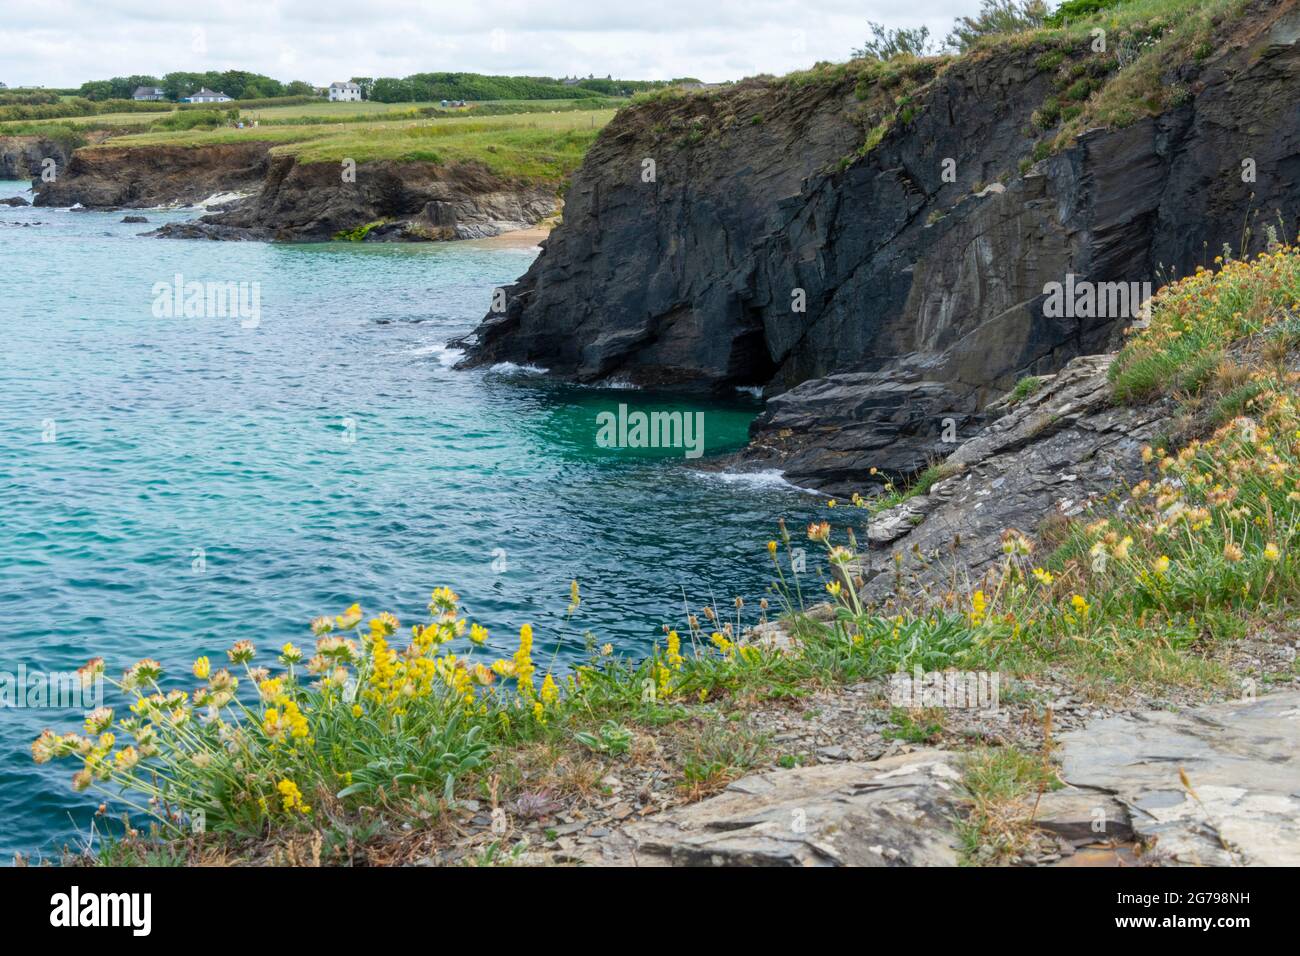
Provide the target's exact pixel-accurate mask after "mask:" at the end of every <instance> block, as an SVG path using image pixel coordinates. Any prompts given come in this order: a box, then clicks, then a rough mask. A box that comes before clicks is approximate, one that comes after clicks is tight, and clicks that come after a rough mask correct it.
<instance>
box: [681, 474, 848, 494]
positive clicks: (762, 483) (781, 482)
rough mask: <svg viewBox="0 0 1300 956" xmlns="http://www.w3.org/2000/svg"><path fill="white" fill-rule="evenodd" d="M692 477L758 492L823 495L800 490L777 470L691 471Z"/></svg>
mask: <svg viewBox="0 0 1300 956" xmlns="http://www.w3.org/2000/svg"><path fill="white" fill-rule="evenodd" d="M691 474H692V475H695V476H696V477H697V478H702V479H704V480H706V481H720V482H722V483H723V484H727V485H740V486H742V487H745V488H753V489H754V490H756V491H768V490H778V491H797V492H800V493H801V494H805V495H820V496H821V497H825V495H822V493H821V492H820V491H814V490H813V489H811V488H800V487H799V486H798V485H794V484H791V483H790V482H789V481H787V480H786V478H785V475H784V474H782V473H781V471H779V470H778V469H776V468H767V469H764V470H763V471H694V470H692V471H691Z"/></svg>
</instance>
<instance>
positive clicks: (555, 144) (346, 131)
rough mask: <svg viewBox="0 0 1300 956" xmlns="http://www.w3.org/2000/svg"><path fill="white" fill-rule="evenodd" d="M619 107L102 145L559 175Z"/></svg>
mask: <svg viewBox="0 0 1300 956" xmlns="http://www.w3.org/2000/svg"><path fill="white" fill-rule="evenodd" d="M337 105H342V106H351V107H356V106H364V105H365V104H356V103H352V104H337ZM303 108H304V107H286V108H285V109H290V110H294V109H303ZM267 112H268V113H269V112H270V110H268V111H267ZM354 115H355V114H354ZM613 115H614V111H613V110H588V111H568V112H557V113H520V114H514V115H504V116H489V117H482V118H477V117H473V116H465V117H439V118H436V119H420V120H400V121H388V122H385V121H378V120H377V121H375V122H366V123H357V122H344V123H327V124H315V125H306V126H294V125H286V126H261V127H259V128H257V129H242V130H241V129H234V128H231V127H223V128H220V129H215V130H184V131H171V132H152V133H137V134H132V135H126V136H116V137H113V138H111V139H109V140H107V141H106V142H105V143H104V144H102V145H104V146H156V145H176V146H208V145H214V144H219V143H239V142H249V141H260V142H270V143H274V144H275V146H274V147H273V152H275V153H276V154H290V155H294V156H297V157H298V158H299V160H300V161H302V162H306V163H327V162H341V161H342V160H344V159H353V160H356V161H357V162H359V163H364V162H373V161H376V160H393V161H419V162H433V163H445V164H451V163H456V162H462V161H469V160H475V161H478V162H481V163H483V164H484V165H485V166H487V167H488V168H489V169H491V170H492V171H493V172H495V173H497V174H498V175H501V176H506V177H509V178H518V179H527V180H534V181H544V182H558V181H560V180H562V179H563V178H565V177H566V176H568V175H569V173H571V172H572V171H573V170H574V169H576V168H577V166H578V164H579V163H581V162H582V157H583V154H584V153H586V151H587V148H588V147H589V146H590V145H591V143H592V141H593V140H594V139H595V138H596V135H597V134H598V133H599V132H600V129H601V128H602V127H603V126H604V125H605V124H606V123H608V122H609V120H610V119H611V118H612V117H613ZM91 148H92V149H93V148H95V147H91Z"/></svg>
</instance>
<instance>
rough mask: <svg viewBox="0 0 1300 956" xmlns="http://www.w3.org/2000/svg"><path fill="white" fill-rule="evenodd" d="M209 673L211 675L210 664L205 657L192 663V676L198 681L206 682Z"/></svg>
mask: <svg viewBox="0 0 1300 956" xmlns="http://www.w3.org/2000/svg"><path fill="white" fill-rule="evenodd" d="M210 673H212V662H211V661H209V660H208V659H207V658H206V657H200V658H199V659H198V660H197V661H195V662H194V676H195V677H197V678H198V679H199V680H207V679H208V675H209V674H210Z"/></svg>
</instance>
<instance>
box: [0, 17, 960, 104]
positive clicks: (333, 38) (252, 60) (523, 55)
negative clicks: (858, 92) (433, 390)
mask: <svg viewBox="0 0 1300 956" xmlns="http://www.w3.org/2000/svg"><path fill="white" fill-rule="evenodd" d="M977 5H978V3H977V0H915V2H913V3H911V4H909V5H908V8H907V12H906V13H905V14H903V15H900V13H899V12H898V10H899V8H898V5H897V4H896V3H891V2H888V0H654V2H650V3H644V4H642V3H636V2H633V3H611V2H609V0H567V2H566V3H565V4H562V5H561V4H539V3H535V2H525V0H469V2H464V0H461V2H450V0H437V2H428V0H353V2H348V3H337V2H335V3H329V2H321V0H222V2H221V3H216V4H205V5H202V7H201V13H200V15H198V16H196V15H194V14H193V13H192V12H190V10H189V9H187V8H186V7H185V6H183V5H175V6H173V5H170V4H158V3H156V2H155V0H42V2H40V3H26V4H13V5H11V6H10V8H9V9H8V10H6V12H5V15H4V17H3V19H0V50H4V51H5V55H4V58H3V61H0V81H4V82H6V83H8V84H9V85H10V86H17V85H20V84H22V85H26V84H35V85H42V86H77V85H79V84H80V83H82V82H83V81H85V80H89V79H103V78H107V77H110V76H126V75H130V74H134V73H152V74H155V75H159V76H161V75H162V74H164V73H167V72H169V71H172V70H208V69H213V70H225V69H244V70H252V71H255V72H259V73H267V74H269V75H271V76H275V77H276V78H278V79H282V80H291V79H304V80H308V81H310V82H313V83H317V84H324V83H328V82H330V81H332V80H336V79H342V78H346V77H349V76H405V75H407V74H410V73H416V72H421V71H434V70H468V71H474V72H480V73H506V74H530V75H548V76H558V75H565V74H573V73H578V74H582V75H585V74H588V73H594V74H596V75H597V76H604V75H606V74H613V75H614V76H617V77H623V78H629V79H669V78H671V77H675V76H697V77H699V78H701V79H703V80H707V81H718V80H727V79H738V78H739V77H741V76H745V75H750V74H753V73H759V72H762V73H778V74H779V73H786V72H789V71H790V70H794V69H799V68H802V67H805V66H808V65H810V64H812V63H814V62H816V61H817V60H844V59H847V58H848V56H849V53H850V51H851V50H852V48H853V47H854V46H856V45H858V44H859V43H860V42H861V41H862V39H864V38H865V36H866V33H867V26H866V23H867V21H868V20H879V21H881V22H883V23H885V24H887V25H889V26H916V25H920V24H925V25H927V26H929V27H930V30H931V32H932V33H933V34H934V35H936V36H937V37H939V38H942V37H943V36H945V35H946V34H947V32H948V30H949V28H950V27H951V25H952V21H953V18H954V17H955V16H957V15H958V14H963V13H970V12H972V11H973V10H974V9H975V8H976V7H977ZM494 31H499V32H497V33H495V36H497V37H499V38H500V42H497V43H494V42H493V41H492V37H493V36H494ZM200 39H201V41H202V42H199V40H200Z"/></svg>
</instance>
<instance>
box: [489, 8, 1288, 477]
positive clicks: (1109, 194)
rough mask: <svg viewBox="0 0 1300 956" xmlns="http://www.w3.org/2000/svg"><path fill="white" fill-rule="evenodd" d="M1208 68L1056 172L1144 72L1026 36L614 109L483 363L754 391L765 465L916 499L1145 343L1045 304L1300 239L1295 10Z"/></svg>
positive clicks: (1222, 28) (1083, 45) (1110, 322)
mask: <svg viewBox="0 0 1300 956" xmlns="http://www.w3.org/2000/svg"><path fill="white" fill-rule="evenodd" d="M1204 47H1205V48H1204V49H1198V50H1197V51H1196V55H1195V56H1191V55H1190V54H1189V55H1188V56H1187V57H1186V58H1185V59H1183V60H1181V61H1180V62H1178V63H1176V64H1173V65H1168V66H1166V67H1165V68H1164V72H1162V73H1161V74H1159V84H1160V87H1162V88H1164V89H1166V90H1173V91H1174V92H1175V93H1176V94H1177V95H1171V96H1169V97H1168V103H1167V105H1166V106H1162V107H1161V108H1159V109H1156V110H1154V111H1153V110H1150V109H1144V110H1139V111H1138V114H1139V115H1138V116H1137V117H1136V118H1134V117H1130V118H1129V120H1131V121H1126V122H1125V123H1115V124H1112V126H1111V127H1109V128H1102V127H1098V128H1090V129H1085V130H1083V131H1081V132H1080V134H1079V135H1077V136H1075V137H1065V138H1063V141H1062V143H1061V148H1059V149H1058V150H1056V151H1055V152H1053V151H1052V150H1051V149H1050V148H1048V144H1049V143H1050V142H1051V141H1052V140H1053V134H1054V127H1053V122H1054V119H1053V109H1054V108H1059V104H1060V102H1062V101H1063V99H1064V98H1065V97H1066V95H1067V94H1068V93H1070V92H1071V91H1074V95H1076V96H1083V97H1087V96H1088V91H1089V90H1092V91H1094V92H1093V97H1094V99H1095V97H1096V96H1097V95H1098V94H1097V93H1096V92H1095V91H1097V90H1104V88H1105V87H1106V86H1107V85H1108V84H1128V85H1129V86H1133V85H1134V84H1135V83H1136V82H1137V81H1136V80H1135V79H1134V77H1135V76H1138V74H1136V73H1134V72H1133V71H1135V70H1137V69H1138V67H1137V66H1136V65H1134V64H1132V63H1131V61H1130V60H1127V59H1125V57H1126V56H1128V54H1125V53H1123V51H1122V50H1112V51H1111V52H1109V53H1106V52H1096V51H1094V50H1093V49H1092V48H1091V47H1090V45H1089V40H1088V39H1087V36H1086V34H1084V35H1083V39H1077V38H1076V39H1070V38H1065V39H1061V38H1057V39H1034V38H1025V39H1024V40H1023V42H1008V43H1004V44H1001V45H993V46H990V47H988V48H985V49H982V50H980V51H978V52H976V53H974V54H971V55H968V56H965V57H961V58H958V59H955V60H951V61H946V62H937V61H921V62H912V63H906V64H902V65H895V64H888V65H886V66H885V67H883V68H882V67H880V65H879V64H849V65H847V66H845V67H840V68H835V69H823V70H814V71H812V72H811V73H809V74H805V75H797V76H795V77H790V78H786V79H784V80H774V81H749V82H746V83H743V84H740V85H739V86H737V87H736V88H733V89H730V90H728V91H725V92H722V93H706V94H697V95H687V96H679V97H677V98H667V99H661V100H658V101H655V102H649V103H646V104H643V105H637V106H634V107H631V108H628V109H625V110H624V111H622V112H621V113H620V114H619V115H618V117H616V118H615V120H614V121H613V122H612V123H610V125H609V126H608V127H607V128H606V129H605V131H604V133H603V134H602V136H601V138H600V139H599V140H598V142H597V143H596V145H595V146H594V147H593V148H592V150H591V151H590V153H589V154H588V156H587V158H586V160H585V162H584V164H583V166H582V168H581V169H580V171H579V172H578V173H577V174H576V176H575V178H574V181H573V183H572V186H571V188H570V190H569V192H568V193H567V196H566V208H565V221H564V223H563V225H562V226H561V227H560V228H558V229H557V230H556V231H555V232H554V233H553V234H552V236H551V238H550V239H549V240H548V242H547V243H546V245H545V248H544V251H543V254H542V255H541V256H540V257H539V258H538V259H537V261H536V262H535V263H534V264H533V266H532V268H530V269H529V271H528V272H527V273H526V274H525V275H524V276H523V277H522V278H521V279H520V280H519V281H518V282H517V283H516V284H515V285H514V286H513V287H511V288H510V289H509V290H508V292H509V296H508V306H507V308H506V309H505V311H504V312H502V313H500V314H491V315H489V316H488V317H487V318H486V319H485V320H484V321H483V323H482V324H481V325H480V327H479V328H478V329H477V331H476V333H475V335H474V336H472V337H471V338H470V339H469V340H467V342H466V344H467V345H468V346H469V348H470V350H471V352H470V357H469V358H468V359H467V362H468V364H485V363H492V362H498V361H514V362H519V363H530V364H535V365H541V366H544V367H546V368H548V369H550V370H551V371H552V372H553V373H555V374H557V375H561V376H565V377H569V378H573V379H577V380H581V381H598V380H602V379H606V378H609V377H612V376H617V377H619V378H624V379H628V380H630V381H632V382H633V383H637V384H645V385H664V384H666V385H674V386H681V387H690V388H700V389H710V390H729V389H731V388H733V387H736V386H755V385H757V386H762V387H763V388H764V393H765V395H766V396H767V397H768V398H769V402H768V409H767V411H766V413H765V414H764V415H763V416H762V417H761V418H760V419H759V420H758V421H757V422H756V423H755V426H754V429H753V436H752V437H753V444H752V446H751V448H750V450H749V451H748V452H747V454H746V456H745V457H746V458H747V459H749V460H750V461H752V462H754V463H762V464H764V465H776V466H778V467H781V468H783V469H784V470H785V472H786V474H787V476H788V477H790V478H791V480H793V481H795V482H797V483H801V484H805V485H810V486H814V487H823V488H827V489H840V488H846V487H864V485H866V484H868V483H870V481H872V480H876V478H878V479H881V480H883V478H884V477H886V476H888V477H893V478H898V477H900V476H906V475H909V474H915V473H916V472H918V471H919V470H920V469H922V468H923V467H924V466H925V465H926V464H927V462H928V461H931V460H933V459H935V458H938V457H942V456H943V455H945V454H947V453H948V452H950V451H951V450H952V449H953V448H955V447H956V444H955V443H956V442H959V441H961V440H963V439H965V438H967V437H969V436H970V435H971V434H972V433H973V432H974V431H976V430H977V429H978V428H979V427H980V426H981V425H983V424H984V423H985V422H986V421H987V419H986V417H985V416H984V414H983V409H984V407H985V406H986V405H987V404H988V403H989V402H990V401H992V400H993V399H994V398H996V397H997V396H998V395H1000V394H1002V393H1004V392H1005V391H1006V390H1007V389H1008V388H1010V387H1011V386H1012V385H1013V384H1014V383H1015V382H1016V381H1017V379H1018V378H1020V377H1021V376H1025V375H1029V374H1039V373H1047V372H1052V371H1055V370H1057V369H1059V368H1061V367H1062V366H1064V365H1065V363H1066V362H1068V361H1069V360H1070V359H1071V358H1073V357H1075V356H1078V355H1085V354H1090V353H1095V352H1101V351H1104V350H1105V348H1106V346H1107V345H1108V344H1109V343H1112V342H1113V341H1114V339H1115V336H1116V334H1117V333H1118V332H1119V330H1120V329H1121V328H1123V327H1124V326H1126V325H1128V324H1130V323H1131V322H1132V320H1133V319H1134V318H1135V314H1136V304H1137V303H1136V302H1134V303H1132V304H1130V305H1129V306H1128V307H1127V308H1124V309H1115V308H1113V307H1112V308H1111V309H1110V310H1109V311H1108V310H1107V309H1105V308H1102V309H1101V310H1100V312H1101V314H1097V310H1093V311H1092V312H1091V313H1090V312H1089V310H1087V309H1082V310H1077V311H1078V314H1069V313H1072V312H1075V310H1069V309H1067V310H1065V311H1066V312H1067V314H1064V315H1060V314H1055V312H1056V311H1057V310H1053V309H1052V308H1048V307H1046V304H1047V299H1048V295H1047V290H1048V286H1049V284H1050V283H1066V282H1068V281H1070V279H1069V277H1070V276H1074V277H1076V278H1077V279H1078V280H1081V281H1085V282H1086V281H1091V282H1117V283H1118V282H1123V283H1130V282H1136V283H1151V284H1152V286H1158V285H1159V284H1160V281H1161V279H1162V278H1164V277H1167V276H1174V275H1179V274H1185V273H1187V272H1189V271H1191V270H1192V269H1193V268H1194V267H1195V266H1196V265H1198V264H1201V263H1208V262H1209V260H1211V259H1212V258H1213V256H1214V255H1215V254H1216V252H1217V251H1218V250H1219V249H1220V247H1221V246H1222V245H1223V244H1225V243H1229V244H1231V245H1232V246H1233V247H1234V248H1240V247H1241V245H1242V240H1243V236H1244V235H1246V237H1247V242H1248V243H1249V242H1251V241H1256V242H1258V241H1260V240H1262V237H1263V222H1264V221H1266V220H1267V221H1272V222H1275V223H1276V222H1279V221H1280V222H1282V223H1284V224H1285V225H1284V226H1282V227H1281V228H1285V229H1287V230H1293V229H1294V228H1295V224H1296V222H1297V221H1300V110H1298V109H1297V108H1296V103H1297V100H1298V99H1300V13H1297V8H1296V3H1295V0H1284V2H1257V3H1255V4H1253V5H1251V6H1250V7H1248V8H1247V9H1246V10H1245V12H1243V13H1241V14H1239V15H1238V16H1236V17H1233V18H1229V19H1224V20H1223V21H1221V22H1219V23H1218V24H1217V25H1216V27H1215V32H1214V36H1213V38H1212V40H1211V41H1209V42H1208V43H1207V44H1205V45H1204ZM1126 71H1129V72H1126ZM1081 83H1082V84H1083V85H1082V87H1080V84H1081ZM1079 89H1082V93H1080V92H1078V91H1079ZM1116 89H1118V90H1121V91H1122V90H1124V89H1127V87H1126V86H1123V85H1121V86H1119V87H1116ZM1133 96H1134V97H1139V92H1138V91H1135V92H1134V93H1133ZM1083 108H1084V107H1083V105H1082V104H1080V105H1079V109H1083ZM1152 112H1154V113H1155V115H1146V114H1150V113H1152ZM1085 115H1086V114H1085ZM1247 170H1248V173H1247ZM1247 226H1250V227H1251V229H1252V232H1253V237H1252V236H1250V235H1247V234H1246V231H1245V230H1246V227H1247ZM1126 288H1127V286H1126ZM1139 290H1143V287H1142V286H1141V285H1139V286H1137V287H1135V292H1136V291H1139ZM872 467H876V468H878V469H879V474H878V476H875V478H873V476H871V474H870V469H871V468H872Z"/></svg>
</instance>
